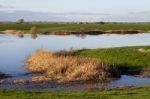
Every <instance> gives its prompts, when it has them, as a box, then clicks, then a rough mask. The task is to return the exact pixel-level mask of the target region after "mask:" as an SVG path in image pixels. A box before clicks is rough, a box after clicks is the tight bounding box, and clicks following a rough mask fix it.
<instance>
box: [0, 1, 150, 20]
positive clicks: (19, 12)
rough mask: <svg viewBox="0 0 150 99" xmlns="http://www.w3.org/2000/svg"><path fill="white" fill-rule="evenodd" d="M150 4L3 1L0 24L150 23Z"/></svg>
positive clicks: (148, 2) (0, 2)
mask: <svg viewBox="0 0 150 99" xmlns="http://www.w3.org/2000/svg"><path fill="white" fill-rule="evenodd" d="M149 4H150V0H0V11H1V13H0V21H2V20H5V21H13V20H16V19H17V18H19V17H22V18H25V19H27V20H28V21H32V20H44V17H45V21H46V20H48V21H57V20H58V21H88V20H89V21H150V19H149V18H150V7H149ZM10 12H11V13H10ZM28 13H29V14H30V15H32V14H33V18H34V19H33V18H32V16H29V15H28ZM38 13H39V14H38ZM56 13H57V15H56ZM11 14H12V17H13V18H10V16H9V15H11ZM15 14H16V16H15ZM41 14H42V15H41ZM24 15H25V16H24ZM38 15H40V16H38ZM36 17H38V18H37V19H36ZM40 17H41V19H40ZM55 17H56V20H54V18H55ZM52 18H53V19H52Z"/></svg>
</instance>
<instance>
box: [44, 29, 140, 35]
mask: <svg viewBox="0 0 150 99" xmlns="http://www.w3.org/2000/svg"><path fill="white" fill-rule="evenodd" d="M136 33H142V31H141V30H90V31H69V30H68V31H65V30H62V31H50V32H44V33H42V34H47V35H48V34H52V35H71V34H74V35H75V34H87V35H99V34H136Z"/></svg>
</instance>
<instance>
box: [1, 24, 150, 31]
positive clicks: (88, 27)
mask: <svg viewBox="0 0 150 99" xmlns="http://www.w3.org/2000/svg"><path fill="white" fill-rule="evenodd" d="M33 26H36V27H37V28H38V31H39V32H49V31H55V30H95V29H98V30H122V29H123V30H142V31H143V32H148V31H149V30H150V23H105V24H100V23H99V24H98V23H88V24H75V23H74V24H73V23H72V24H71V23H70V24H62V23H59V24H56V23H22V24H17V23H0V31H3V30H7V29H13V30H24V31H29V30H30V28H31V27H33Z"/></svg>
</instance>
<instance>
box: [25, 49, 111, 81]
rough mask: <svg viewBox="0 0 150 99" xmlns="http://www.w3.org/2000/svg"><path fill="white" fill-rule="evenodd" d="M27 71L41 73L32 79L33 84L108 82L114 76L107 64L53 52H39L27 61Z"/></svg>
mask: <svg viewBox="0 0 150 99" xmlns="http://www.w3.org/2000/svg"><path fill="white" fill-rule="evenodd" d="M26 67H27V69H29V70H30V71H32V72H38V73H40V74H39V75H38V76H35V77H32V81H33V82H43V81H49V80H53V81H58V82H72V81H89V80H93V81H100V82H102V81H106V80H108V79H110V78H111V77H112V76H113V75H112V69H111V67H110V66H108V65H107V64H105V63H103V62H101V61H98V60H95V59H91V58H83V57H75V56H67V55H60V54H57V53H53V52H47V51H38V52H37V53H35V54H33V55H31V56H30V57H29V58H28V59H27V65H26Z"/></svg>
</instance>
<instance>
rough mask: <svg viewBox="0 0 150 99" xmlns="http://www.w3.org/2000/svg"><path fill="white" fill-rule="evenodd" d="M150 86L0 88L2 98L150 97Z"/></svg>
mask: <svg viewBox="0 0 150 99" xmlns="http://www.w3.org/2000/svg"><path fill="white" fill-rule="evenodd" d="M149 97H150V86H145V87H137V88H136V87H132V88H121V89H111V90H99V91H98V90H85V91H50V92H32V91H17V90H0V99H18V98H19V99H149Z"/></svg>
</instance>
